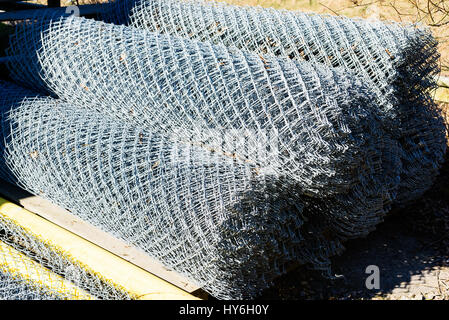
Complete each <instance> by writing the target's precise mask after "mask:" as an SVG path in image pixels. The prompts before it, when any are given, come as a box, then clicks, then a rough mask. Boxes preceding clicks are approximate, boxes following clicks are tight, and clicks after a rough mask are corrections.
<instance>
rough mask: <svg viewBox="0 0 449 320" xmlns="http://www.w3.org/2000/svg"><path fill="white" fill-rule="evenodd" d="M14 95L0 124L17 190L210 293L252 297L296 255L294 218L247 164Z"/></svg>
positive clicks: (298, 250) (296, 222) (296, 218)
mask: <svg viewBox="0 0 449 320" xmlns="http://www.w3.org/2000/svg"><path fill="white" fill-rule="evenodd" d="M8 88H9V85H6V84H3V88H2V90H3V92H5V93H8V95H7V96H8V97H9V98H8V100H9V101H11V99H12V97H13V92H10V91H8ZM17 99H18V102H17V103H18V106H16V107H14V108H10V109H11V111H10V112H8V113H6V114H7V116H6V115H5V117H4V118H3V122H2V128H10V131H9V132H5V133H4V134H5V136H6V137H8V138H7V139H6V140H7V142H6V145H5V146H4V150H5V153H6V156H5V159H6V163H5V165H4V166H3V167H4V168H8V169H9V170H10V172H12V173H13V175H14V177H15V178H16V179H17V181H18V183H19V185H21V186H23V187H24V188H25V189H27V190H30V191H31V192H32V193H35V194H39V195H41V196H43V197H46V198H48V199H51V200H52V201H54V202H55V203H58V204H61V205H62V206H64V207H66V208H70V210H71V211H72V212H73V213H74V214H76V215H78V216H79V217H81V218H82V219H84V220H86V221H88V222H90V223H92V224H93V225H96V226H98V227H100V228H101V229H103V230H105V231H107V232H110V233H112V234H114V235H115V236H117V237H119V238H122V239H124V240H126V241H128V242H130V243H132V244H134V245H136V246H137V247H139V248H142V249H144V250H145V251H146V252H148V253H149V254H150V255H152V256H153V257H155V258H157V259H158V260H160V261H162V262H163V263H164V264H166V265H167V266H169V267H171V268H174V269H175V270H177V271H179V272H181V273H183V274H185V275H187V276H188V277H189V278H192V277H193V280H195V281H196V282H199V283H200V284H201V285H202V286H204V288H205V289H206V290H209V291H210V292H211V293H212V294H214V295H215V296H217V297H242V296H243V295H244V294H246V295H248V294H254V293H255V292H256V293H257V292H258V291H257V290H260V288H264V287H266V286H267V285H268V283H270V281H271V280H272V278H273V277H274V276H275V275H277V274H279V273H280V272H281V271H282V270H281V268H282V267H283V265H284V264H285V263H286V262H287V261H289V260H296V258H301V257H300V255H301V254H302V252H301V245H302V244H301V241H302V237H301V233H300V227H301V226H302V223H303V222H302V219H301V216H300V215H298V212H293V211H291V210H286V209H288V207H289V206H291V205H290V204H289V201H290V199H288V198H287V197H286V196H284V195H282V194H279V190H280V188H279V187H277V186H276V185H273V186H270V183H268V182H267V183H265V182H264V181H258V180H259V179H260V178H257V177H254V176H257V174H256V173H255V172H254V170H253V167H252V166H251V165H247V164H245V163H244V162H242V163H239V162H238V161H235V159H233V158H231V157H225V156H223V155H221V154H219V153H216V152H211V151H208V150H206V149H204V148H201V147H198V146H192V145H189V144H186V143H176V142H171V141H168V140H167V139H164V138H163V137H161V136H160V135H159V134H157V133H153V132H151V131H148V127H147V128H146V130H143V129H137V128H138V127H136V126H130V125H128V124H126V123H123V122H120V121H113V120H110V119H109V118H108V117H107V116H103V115H100V114H97V113H95V112H92V111H86V110H83V109H81V108H77V107H75V108H74V107H71V106H70V105H69V104H66V103H63V102H60V101H58V100H54V99H52V98H39V97H35V98H27V99H22V100H20V99H19V97H17ZM13 100H15V99H13ZM35 123H39V124H40V125H39V126H35V125H34V124H35ZM3 176H5V177H8V176H11V174H10V175H6V174H4V175H3ZM74 177H76V181H72V180H73V179H74ZM262 180H263V179H262ZM267 180H268V178H267ZM66 181H72V182H71V183H65V182H66ZM268 196H269V197H274V198H273V199H269V198H268ZM283 197H285V199H283ZM302 259H307V257H304V258H302ZM263 279H265V280H263ZM240 291H243V292H240Z"/></svg>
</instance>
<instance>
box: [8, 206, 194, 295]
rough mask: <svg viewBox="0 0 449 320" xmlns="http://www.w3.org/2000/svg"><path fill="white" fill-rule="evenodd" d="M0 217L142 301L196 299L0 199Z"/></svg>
mask: <svg viewBox="0 0 449 320" xmlns="http://www.w3.org/2000/svg"><path fill="white" fill-rule="evenodd" d="M0 216H2V217H3V218H4V219H7V220H9V221H11V222H12V223H14V224H15V225H17V226H19V227H21V228H22V229H24V230H25V231H26V232H27V233H29V234H31V235H32V236H33V237H35V238H37V239H39V240H41V241H42V242H44V243H45V244H46V245H48V246H49V247H50V248H52V249H53V250H55V251H57V252H62V253H64V255H65V256H68V257H70V258H71V259H73V260H74V261H75V262H76V264H77V265H81V266H82V267H83V268H85V269H87V270H89V272H91V273H94V274H95V275H98V276H99V277H100V278H101V279H104V280H105V281H107V282H109V283H111V284H113V285H114V286H115V287H117V288H121V289H123V290H125V291H126V292H127V293H128V294H129V295H130V296H131V297H133V298H135V299H143V300H147V299H148V300H175V299H176V300H179V299H183V300H196V299H198V298H197V297H195V296H193V295H191V294H189V293H187V292H186V291H184V290H182V289H180V288H178V287H176V286H174V285H172V284H170V283H168V282H166V281H165V280H163V279H161V278H158V277H156V276H154V275H153V274H151V273H149V272H147V271H145V270H143V269H141V268H139V267H137V266H135V265H133V264H131V263H129V262H127V261H125V260H124V259H122V258H120V257H118V256H116V255H114V254H112V253H110V252H109V251H106V250H104V249H103V248H101V247H99V246H97V245H95V244H93V243H91V242H89V241H87V240H85V239H83V238H81V237H79V236H77V235H75V234H73V233H71V232H69V231H67V230H66V229H64V228H61V227H59V226H57V225H55V224H54V223H52V222H50V221H48V220H45V219H44V218H42V217H40V216H38V215H36V214H34V213H32V212H30V211H28V210H26V209H24V208H22V207H20V206H18V205H16V204H14V203H12V202H9V201H7V200H5V199H3V198H1V197H0Z"/></svg>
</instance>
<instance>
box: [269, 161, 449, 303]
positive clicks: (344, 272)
mask: <svg viewBox="0 0 449 320" xmlns="http://www.w3.org/2000/svg"><path fill="white" fill-rule="evenodd" d="M446 158H447V159H449V154H448V155H447V156H446ZM345 247H346V250H345V251H344V252H343V253H342V254H341V255H340V256H338V257H334V258H333V259H332V262H333V263H332V265H333V273H335V274H336V275H340V277H338V278H337V279H335V280H326V279H323V277H322V276H321V275H320V274H319V273H318V272H315V271H311V270H307V269H306V268H304V267H299V268H297V269H295V270H292V271H290V272H289V273H287V274H286V275H284V276H282V277H280V278H279V279H277V281H276V283H275V285H274V286H273V287H272V288H270V289H268V290H265V291H264V293H263V294H262V296H261V297H260V298H261V299H313V300H315V299H449V160H447V161H446V163H445V164H444V166H443V167H442V169H441V171H440V175H439V177H438V178H437V180H436V182H435V184H434V186H433V187H432V189H431V190H429V191H428V192H427V193H426V194H425V195H424V196H423V197H421V198H420V199H417V200H416V201H415V202H414V203H411V204H409V205H408V206H407V207H406V208H402V209H397V210H395V211H393V212H390V213H389V215H388V216H387V217H386V218H385V221H384V222H383V223H382V224H380V225H379V226H378V227H377V230H376V231H374V232H372V233H371V234H369V235H368V236H367V237H366V238H364V239H356V240H351V241H348V242H346V243H345ZM369 265H375V266H378V267H379V271H380V272H379V273H380V277H379V278H380V289H372V290H369V289H367V287H366V284H365V283H366V280H367V277H369V276H370V274H371V273H365V271H366V268H367V267H368V266H369Z"/></svg>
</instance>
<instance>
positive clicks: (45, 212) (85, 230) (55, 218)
mask: <svg viewBox="0 0 449 320" xmlns="http://www.w3.org/2000/svg"><path fill="white" fill-rule="evenodd" d="M0 195H3V196H4V197H6V198H7V199H9V200H11V201H12V202H14V203H16V204H18V205H20V206H22V207H23V208H25V209H27V210H29V211H31V212H33V213H35V214H37V215H39V216H40V217H42V218H44V219H46V220H48V221H50V222H52V223H54V224H56V225H58V226H60V227H62V228H64V229H66V230H68V231H70V232H72V233H74V234H76V235H78V236H80V237H82V238H83V239H85V240H87V241H90V242H92V243H94V244H96V245H97V246H99V247H101V248H103V249H105V250H107V251H109V252H111V253H113V254H115V255H117V256H119V257H120V258H122V259H124V260H126V261H128V262H130V263H132V264H134V265H136V266H138V267H140V268H142V269H144V270H146V271H148V272H150V273H152V274H154V275H155V276H157V277H159V278H162V279H164V280H165V281H167V282H170V283H171V284H173V285H175V286H177V287H179V288H181V289H182V290H185V291H187V292H189V293H192V292H194V291H196V290H198V289H199V287H198V286H197V285H195V284H194V283H192V282H190V281H189V280H187V279H186V278H185V277H183V276H181V275H179V274H178V273H177V272H175V271H173V270H169V269H167V268H166V267H165V266H163V265H162V264H161V263H160V262H158V261H156V260H155V259H153V258H151V257H149V256H148V255H147V254H146V253H145V252H143V251H142V250H140V249H138V248H136V247H134V246H131V245H129V244H127V243H125V242H124V241H122V240H120V239H117V238H115V237H113V236H112V235H110V234H108V233H106V232H104V231H102V230H100V229H98V228H96V227H94V226H92V225H91V224H89V223H87V222H85V221H83V220H81V219H80V218H78V217H76V216H75V215H73V214H71V213H70V212H69V211H67V210H65V209H63V208H61V207H59V206H57V205H55V204H53V203H51V202H50V201H48V200H45V199H43V198H41V197H38V196H33V195H31V194H30V193H28V192H26V191H24V190H22V189H20V188H18V187H16V186H14V185H12V184H10V183H8V182H6V181H3V180H0Z"/></svg>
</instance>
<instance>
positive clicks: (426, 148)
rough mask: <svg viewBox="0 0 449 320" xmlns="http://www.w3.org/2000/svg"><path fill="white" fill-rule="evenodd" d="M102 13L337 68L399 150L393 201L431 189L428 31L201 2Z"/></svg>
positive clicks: (124, 6) (433, 68)
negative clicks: (371, 102) (369, 100)
mask: <svg viewBox="0 0 449 320" xmlns="http://www.w3.org/2000/svg"><path fill="white" fill-rule="evenodd" d="M105 8H106V10H105V11H104V13H103V14H102V18H103V19H104V20H105V21H108V22H114V23H117V24H128V25H131V26H134V27H138V28H143V29H145V30H148V31H151V32H157V33H162V34H169V35H173V36H179V37H185V38H191V39H197V40H200V41H204V42H211V43H215V44H221V45H224V46H227V47H234V48H239V49H242V50H245V51H250V52H255V53H257V54H260V55H263V56H265V55H271V56H277V57H283V58H287V59H291V60H295V61H308V62H311V63H319V64H324V65H327V66H329V67H341V68H344V69H345V70H347V71H348V72H350V73H352V74H354V75H355V76H357V77H358V78H359V79H361V81H362V82H363V83H364V84H366V85H367V86H368V87H369V89H370V90H371V91H372V92H373V93H374V95H375V98H376V101H377V104H378V105H377V106H376V107H377V109H379V110H380V111H382V112H383V115H384V128H385V130H386V131H387V132H388V133H389V134H390V135H392V136H394V137H396V138H397V139H398V141H399V142H400V144H401V149H402V150H401V151H402V152H401V154H400V156H401V159H402V162H403V163H404V165H403V168H402V173H401V182H400V186H399V192H398V197H397V199H396V203H398V204H404V203H406V202H407V201H409V200H411V199H415V198H416V197H418V196H420V195H422V194H423V193H424V192H425V191H426V190H427V189H428V188H429V187H430V185H431V184H432V182H433V177H434V176H435V175H436V173H437V171H436V170H437V168H438V165H435V164H438V163H440V162H441V161H442V157H443V154H444V150H442V148H441V145H442V138H441V137H442V132H443V130H442V124H441V117H439V116H438V115H436V113H437V111H436V110H437V108H436V106H435V105H434V103H433V102H432V101H431V99H429V96H428V95H429V91H430V89H432V88H433V87H435V85H436V83H435V75H436V74H438V72H439V66H438V58H439V54H438V52H437V42H436V40H435V39H434V38H433V37H432V35H431V34H430V32H429V31H428V30H427V29H425V28H423V27H419V26H417V25H413V24H398V23H385V22H380V21H375V22H369V21H366V20H363V19H349V18H345V17H334V16H330V15H318V14H313V13H303V12H293V11H287V10H275V9H272V8H261V7H250V6H245V7H242V6H234V5H228V4H225V3H220V2H214V1H204V0H199V1H197V0H181V1H175V0H167V1H165V0H115V1H112V2H111V4H110V6H109V7H105ZM421 113H422V114H423V115H420V114H421ZM429 113H430V114H433V116H431V117H428V119H432V118H435V117H437V118H439V119H438V120H428V121H426V123H425V125H423V124H424V121H415V120H414V119H415V118H416V117H415V115H417V116H418V117H419V119H420V118H421V116H427V115H428V114H429ZM427 122H429V123H427ZM411 136H414V138H413V139H412V138H410V137H411ZM418 137H419V138H418ZM417 168H420V169H417Z"/></svg>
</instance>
